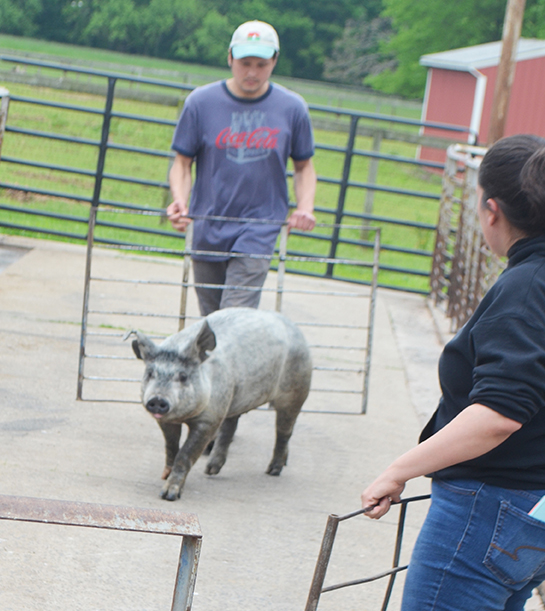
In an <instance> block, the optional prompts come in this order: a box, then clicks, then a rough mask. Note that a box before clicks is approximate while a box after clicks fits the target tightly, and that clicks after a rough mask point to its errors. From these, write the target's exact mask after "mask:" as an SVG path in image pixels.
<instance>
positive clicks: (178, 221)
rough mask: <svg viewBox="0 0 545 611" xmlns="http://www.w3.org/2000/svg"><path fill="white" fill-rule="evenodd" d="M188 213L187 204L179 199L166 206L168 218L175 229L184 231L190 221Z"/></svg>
mask: <svg viewBox="0 0 545 611" xmlns="http://www.w3.org/2000/svg"><path fill="white" fill-rule="evenodd" d="M188 214H189V210H188V209H187V206H185V205H184V204H182V203H181V202H179V201H173V202H172V204H170V206H169V207H168V208H167V217H168V220H169V221H170V222H171V224H172V226H173V227H174V229H176V230H177V231H185V230H186V229H187V226H188V225H189V223H191V219H190V218H189V217H188V216H187V215H188Z"/></svg>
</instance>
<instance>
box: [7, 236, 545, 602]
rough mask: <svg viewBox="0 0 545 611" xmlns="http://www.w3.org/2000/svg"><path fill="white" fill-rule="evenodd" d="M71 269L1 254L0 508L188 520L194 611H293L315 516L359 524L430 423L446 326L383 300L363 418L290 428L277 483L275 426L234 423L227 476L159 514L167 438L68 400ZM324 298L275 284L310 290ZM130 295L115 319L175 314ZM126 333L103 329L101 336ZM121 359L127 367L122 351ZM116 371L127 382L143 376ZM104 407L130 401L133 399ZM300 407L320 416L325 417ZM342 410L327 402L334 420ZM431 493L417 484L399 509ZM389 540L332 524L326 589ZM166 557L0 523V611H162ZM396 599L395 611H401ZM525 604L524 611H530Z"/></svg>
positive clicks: (169, 264)
mask: <svg viewBox="0 0 545 611" xmlns="http://www.w3.org/2000/svg"><path fill="white" fill-rule="evenodd" d="M95 262H96V265H97V267H98V268H99V269H100V270H101V273H108V270H111V269H116V270H117V271H116V273H121V274H122V275H123V274H126V275H127V277H129V276H130V275H131V274H133V273H140V271H142V273H144V271H145V272H146V273H148V272H149V273H151V274H152V275H153V276H154V277H164V278H175V279H177V278H179V277H180V275H181V272H180V266H179V263H178V262H175V261H159V262H158V261H156V260H155V261H149V260H147V259H146V258H139V257H127V256H126V255H124V254H120V253H112V252H109V251H104V250H98V249H96V250H95V255H94V262H93V265H95ZM84 264H85V249H84V248H83V247H81V246H75V245H70V244H63V243H57V242H51V241H47V240H31V239H25V238H15V237H10V236H0V270H2V271H0V341H1V345H2V350H1V351H0V493H1V494H10V495H21V496H30V497H42V498H50V499H61V500H77V501H85V502H94V503H103V504H109V505H112V504H114V505H116V504H117V505H130V506H136V507H143V508H156V509H157V508H158V509H163V510H164V509H167V510H175V511H183V512H189V513H194V514H196V515H197V516H198V518H199V521H200V524H201V528H202V531H203V535H204V536H203V548H202V555H201V560H200V565H199V572H198V577H197V586H196V593H195V598H194V604H193V609H194V611H268V610H270V611H303V609H304V606H305V602H306V598H307V594H308V590H309V587H310V583H311V579H312V575H313V571H314V566H315V563H316V559H317V555H318V552H319V548H320V543H321V538H322V534H323V531H324V527H325V524H326V519H327V516H328V514H330V513H337V514H345V513H348V512H351V511H354V510H356V509H358V508H359V494H360V492H361V490H362V489H363V487H364V486H365V485H366V483H367V482H369V481H370V480H371V479H372V478H373V477H374V476H375V475H376V474H378V473H379V472H380V470H381V469H382V468H384V467H385V466H386V465H387V464H388V463H389V462H390V461H391V460H392V459H393V458H395V457H396V456H398V455H399V454H400V453H401V452H403V451H405V450H407V449H409V448H410V447H412V446H413V445H414V444H415V442H416V440H417V438H418V433H419V430H420V428H421V426H422V424H423V422H424V421H425V419H426V418H427V417H428V415H429V414H430V413H431V411H432V410H433V409H434V407H435V403H436V401H437V398H438V396H439V389H438V385H437V381H436V378H437V376H436V366H437V358H438V356H439V353H440V350H441V344H442V342H441V337H442V334H441V333H440V331H444V330H445V329H446V328H447V326H446V323H445V322H444V321H442V322H441V321H440V322H439V326H440V327H441V325H443V326H442V329H441V328H439V327H438V326H437V324H438V323H437V321H434V318H433V316H432V315H431V314H430V310H429V308H428V306H427V304H426V301H425V300H424V299H423V298H422V297H419V296H414V295H409V294H404V293H396V292H391V291H379V295H378V301H377V308H376V320H375V338H374V349H373V354H372V368H371V380H370V395H369V408H368V413H367V414H366V415H341V414H328V413H303V414H301V416H300V418H299V420H298V422H297V426H296V430H295V433H294V436H293V439H292V442H291V446H290V461H289V465H288V466H287V467H286V468H285V469H284V471H283V473H282V475H281V476H280V477H278V478H272V477H269V476H267V475H265V474H264V470H265V467H266V465H267V464H268V460H269V458H270V454H271V452H272V445H273V431H274V422H273V414H272V413H270V412H268V411H266V410H263V411H257V412H252V413H250V414H247V415H246V416H245V417H243V418H241V423H240V425H239V429H238V431H237V434H236V437H235V441H234V442H233V444H232V447H231V450H230V454H229V458H228V461H227V463H226V465H225V467H224V468H223V470H222V472H221V473H220V474H219V475H218V476H215V477H208V476H205V475H204V473H203V470H204V462H205V459H200V460H199V461H198V462H197V464H196V465H195V467H194V469H193V470H192V472H191V474H190V475H189V477H188V480H187V483H186V487H185V490H184V492H183V495H182V498H181V499H180V500H179V501H177V502H175V503H167V502H166V501H163V500H161V499H160V498H159V496H158V494H159V490H160V486H161V481H160V479H159V478H160V474H161V471H162V467H163V445H162V444H163V442H162V437H161V434H160V431H159V428H158V427H157V426H156V425H155V423H154V422H153V420H152V419H151V418H150V417H149V415H147V414H146V413H145V411H144V409H143V407H142V406H139V405H137V404H136V403H123V402H122V403H112V402H108V401H96V400H92V399H93V397H95V394H94V393H96V392H99V391H100V390H101V388H98V389H96V388H86V389H85V392H84V398H85V397H86V393H88V395H87V400H85V401H76V399H75V397H76V379H77V365H78V351H79V333H80V321H81V308H82V291H83V274H84ZM271 276H272V275H271ZM323 282H324V281H321V280H316V281H315V280H312V279H306V278H301V277H295V278H294V277H290V276H288V279H287V284H288V285H289V284H290V283H292V284H294V285H297V286H302V285H305V286H307V287H313V286H318V285H319V286H323V284H322V283H323ZM339 285H342V283H336V288H338V287H339ZM131 290H132V289H130V288H126V289H121V290H120V291H118V292H116V291H114V292H113V294H112V295H111V296H108V295H106V301H107V302H108V303H110V305H111V308H112V310H114V309H115V308H116V307H118V308H119V307H122V308H124V309H129V308H131V307H134V305H135V299H136V298H138V300H142V301H146V302H147V303H149V304H150V305H152V306H154V307H156V308H157V310H158V311H160V310H161V308H163V307H164V308H166V310H167V311H172V308H173V307H175V306H173V305H172V304H171V303H170V302H169V301H168V300H169V299H170V298H169V297H167V296H166V294H165V295H163V294H162V293H161V291H160V290H159V291H157V292H156V291H155V290H154V291H149V290H148V291H147V292H146V293H145V294H143V295H139V296H138V297H135V296H134V295H132V293H131ZM106 291H107V289H104V292H105V293H106ZM315 301H317V300H315ZM348 301H349V300H342V299H341V298H337V301H336V303H335V304H333V305H331V304H329V305H328V306H327V308H328V309H329V311H330V312H331V315H332V316H335V317H337V318H338V319H345V318H349V317H350V316H352V314H354V315H356V316H357V315H361V312H360V313H359V314H358V305H357V304H355V305H354V304H353V303H347V302H348ZM267 304H268V302H267V299H265V298H264V304H263V305H264V307H268V305H267ZM318 305H319V304H317V303H314V304H312V305H309V304H302V303H299V302H298V301H297V300H294V301H291V302H290V304H289V306H288V310H289V311H287V312H286V313H287V314H288V315H289V316H290V317H293V318H294V319H295V320H300V319H301V318H300V317H301V316H302V315H307V316H314V315H315V310H314V308H315V307H316V308H317V307H318ZM191 308H193V311H195V303H194V298H193V297H191V303H190V309H191ZM174 311H175V310H174ZM316 315H317V314H316ZM123 324H126V323H121V322H119V321H118V320H117V319H116V317H115V316H113V317H112V318H108V320H105V321H103V322H101V323H97V327H100V328H103V329H119V328H120V326H122V325H123ZM168 324H170V323H168ZM153 326H154V328H157V329H159V328H160V329H162V328H163V326H165V327H166V326H167V322H163V321H162V320H157V321H154V325H153ZM116 349H121V350H126V351H127V352H129V351H130V347H129V346H128V344H127V345H124V346H122V347H121V348H119V347H117V348H116ZM346 359H347V360H350V357H346ZM126 366H127V367H128V368H129V369H130V370H131V372H132V371H133V369H134V368H135V367H136V368H138V367H140V364H139V363H135V362H132V361H131V362H129V363H128V364H127V365H126ZM134 371H140V372H141V369H140V370H138V369H134ZM99 386H100V384H99ZM108 392H110V391H108ZM112 393H113V394H112V396H113V395H114V394H116V393H117V394H116V398H121V399H123V398H124V397H125V396H126V397H127V398H128V397H129V395H130V398H131V399H132V398H134V397H135V396H137V390H134V388H133V387H131V389H130V390H127V393H126V394H124V392H123V391H122V390H119V389H118V388H117V387H116V390H115V391H112ZM107 394H108V393H107ZM313 401H317V403H316V405H317V406H318V407H320V401H322V407H323V402H324V401H329V403H328V405H333V403H332V402H331V401H332V400H331V399H327V400H326V399H315V400H314V399H313ZM340 403H342V401H340V400H339V399H335V400H334V407H338V406H339V404H340ZM341 407H342V405H341ZM428 490H429V486H428V482H427V481H426V480H424V479H422V480H419V481H415V482H411V483H410V484H409V485H408V489H407V492H406V494H407V495H413V494H424V493H427V492H428ZM425 510H426V502H423V503H418V504H415V506H414V507H412V508H411V509H410V511H409V516H408V521H407V525H406V531H405V551H404V554H403V559H402V561H403V560H404V561H408V556H409V552H410V548H411V545H412V542H413V541H414V538H415V536H416V534H417V532H418V528H419V526H420V524H421V522H422V519H423V516H424V514H425ZM396 526H397V509H395V510H392V511H391V512H390V514H388V516H386V517H385V518H383V519H382V520H381V521H380V522H375V521H371V520H367V519H365V518H363V517H361V518H355V519H353V520H349V521H347V522H344V523H342V525H341V527H340V529H339V533H338V535H337V541H336V546H335V548H334V551H333V555H332V558H331V561H330V565H329V570H328V575H327V579H326V584H330V583H337V582H340V581H349V580H352V579H358V578H361V577H362V576H366V575H371V574H374V573H378V572H380V571H381V570H385V569H387V568H388V567H389V566H390V564H391V558H392V555H393V543H394V539H395V533H396ZM178 552H179V541H177V540H173V538H171V539H169V538H168V537H160V536H152V535H140V534H137V533H117V532H103V531H89V530H85V529H80V528H72V527H70V528H67V527H58V526H51V525H40V524H27V523H19V522H17V523H15V522H13V523H12V522H9V523H8V522H0V609H1V610H2V611H34V610H38V609H39V610H40V611H49V610H51V611H53V610H55V611H64V610H65V609H66V610H68V609H70V610H71V611H74V610H80V609H81V610H82V611H83V610H85V611H90V610H93V611H98V610H101V611H102V610H104V611H106V610H107V609H108V610H116V611H125V610H127V611H128V610H129V609H130V610H131V611H144V610H145V611H155V610H157V611H159V610H163V609H169V608H170V604H171V598H172V591H173V588H174V577H175V572H176V568H177V556H178ZM402 581H403V578H402V576H401V577H399V578H398V585H397V586H396V589H395V591H394V595H393V599H392V602H391V603H390V606H389V609H390V611H395V610H397V609H398V608H399V598H400V587H399V586H400V585H401V584H402ZM384 588H385V584H384V583H383V582H375V583H372V584H367V585H360V586H356V587H352V588H346V589H343V590H339V591H336V592H331V593H327V594H324V595H322V598H321V601H320V606H319V610H320V611H332V610H335V611H351V610H354V611H355V610H356V609H357V610H358V611H362V610H369V611H375V610H378V609H380V605H381V601H382V595H383V592H384ZM538 604H540V603H539V601H538V600H537V599H535V600H534V601H532V606H530V605H529V606H528V609H532V611H533V610H534V609H539V608H540V607H539V606H538Z"/></svg>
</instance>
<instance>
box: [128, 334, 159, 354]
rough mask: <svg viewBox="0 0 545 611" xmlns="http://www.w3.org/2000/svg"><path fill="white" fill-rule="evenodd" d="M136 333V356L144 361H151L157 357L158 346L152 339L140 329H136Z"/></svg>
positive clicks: (134, 345)
mask: <svg viewBox="0 0 545 611" xmlns="http://www.w3.org/2000/svg"><path fill="white" fill-rule="evenodd" d="M134 335H136V339H133V340H132V349H133V351H134V354H136V358H138V359H141V360H143V361H151V360H152V359H153V358H155V355H156V354H157V346H156V345H155V344H154V343H153V342H152V341H151V339H149V337H146V336H145V335H144V334H143V333H139V332H138V331H135V332H134Z"/></svg>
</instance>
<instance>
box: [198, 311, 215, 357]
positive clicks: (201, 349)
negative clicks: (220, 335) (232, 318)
mask: <svg viewBox="0 0 545 611" xmlns="http://www.w3.org/2000/svg"><path fill="white" fill-rule="evenodd" d="M195 347H196V349H197V353H198V355H199V359H200V361H201V363H202V362H203V361H206V359H207V358H208V354H206V353H207V351H208V352H210V351H212V350H214V348H215V347H216V336H215V335H214V331H212V329H211V328H210V325H209V324H208V322H206V320H205V321H204V323H203V325H202V328H201V330H200V331H199V335H197V339H196V340H195Z"/></svg>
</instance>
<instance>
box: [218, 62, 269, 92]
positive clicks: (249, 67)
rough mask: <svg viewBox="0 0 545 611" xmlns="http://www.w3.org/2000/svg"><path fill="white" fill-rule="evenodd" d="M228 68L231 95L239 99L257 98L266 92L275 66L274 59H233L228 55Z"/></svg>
mask: <svg viewBox="0 0 545 611" xmlns="http://www.w3.org/2000/svg"><path fill="white" fill-rule="evenodd" d="M229 66H230V68H231V72H232V74H233V79H232V86H233V87H232V90H233V93H234V94H235V95H236V96H238V97H241V98H258V97H260V96H262V95H263V94H264V93H265V92H266V91H267V87H268V82H269V78H270V76H271V74H272V71H273V69H274V67H275V66H276V57H275V58H273V59H263V58H261V57H243V58H242V59H233V58H232V57H231V55H230V54H229Z"/></svg>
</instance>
